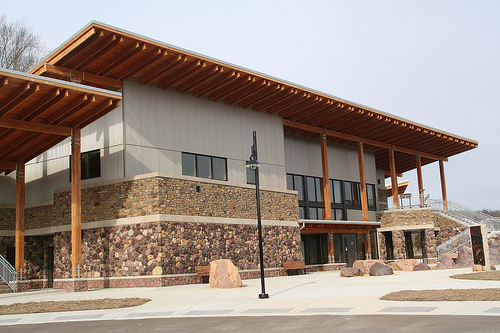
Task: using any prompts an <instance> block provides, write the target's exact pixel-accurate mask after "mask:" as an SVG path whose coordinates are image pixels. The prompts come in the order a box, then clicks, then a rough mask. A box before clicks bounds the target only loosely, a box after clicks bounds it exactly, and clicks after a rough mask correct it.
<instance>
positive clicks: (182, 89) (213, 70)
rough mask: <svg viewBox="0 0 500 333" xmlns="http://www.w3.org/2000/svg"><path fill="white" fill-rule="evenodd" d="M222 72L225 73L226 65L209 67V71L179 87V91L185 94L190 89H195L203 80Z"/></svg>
mask: <svg viewBox="0 0 500 333" xmlns="http://www.w3.org/2000/svg"><path fill="white" fill-rule="evenodd" d="M221 73H224V67H222V66H212V67H210V68H209V69H208V71H207V72H206V73H205V74H204V75H202V76H200V78H199V79H197V80H195V81H193V82H191V83H187V84H186V85H184V86H182V87H181V86H179V87H177V92H178V93H181V94H184V93H185V92H187V91H189V90H190V89H194V88H195V87H196V86H197V85H199V84H202V83H203V82H205V81H208V80H210V79H211V78H213V77H214V76H216V75H217V74H221Z"/></svg>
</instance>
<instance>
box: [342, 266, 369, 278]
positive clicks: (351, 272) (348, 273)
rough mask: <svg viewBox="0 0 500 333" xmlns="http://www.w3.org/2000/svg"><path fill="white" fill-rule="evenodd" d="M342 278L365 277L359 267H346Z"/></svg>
mask: <svg viewBox="0 0 500 333" xmlns="http://www.w3.org/2000/svg"><path fill="white" fill-rule="evenodd" d="M340 276H342V277H353V276H364V274H363V271H362V270H361V269H359V268H358V267H346V268H344V269H342V270H341V271H340Z"/></svg>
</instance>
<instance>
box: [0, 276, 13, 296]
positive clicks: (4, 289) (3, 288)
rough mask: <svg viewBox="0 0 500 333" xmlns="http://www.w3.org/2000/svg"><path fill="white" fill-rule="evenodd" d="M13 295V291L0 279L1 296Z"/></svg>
mask: <svg viewBox="0 0 500 333" xmlns="http://www.w3.org/2000/svg"><path fill="white" fill-rule="evenodd" d="M8 293H13V291H12V289H10V287H9V286H8V285H7V283H5V282H4V281H3V280H2V279H1V278H0V294H8Z"/></svg>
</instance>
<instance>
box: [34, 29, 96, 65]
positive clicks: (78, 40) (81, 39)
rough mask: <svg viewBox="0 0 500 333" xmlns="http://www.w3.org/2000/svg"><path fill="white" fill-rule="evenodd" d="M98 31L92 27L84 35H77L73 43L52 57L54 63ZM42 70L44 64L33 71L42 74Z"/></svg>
mask: <svg viewBox="0 0 500 333" xmlns="http://www.w3.org/2000/svg"><path fill="white" fill-rule="evenodd" d="M96 33H97V31H96V29H95V28H91V29H89V30H87V31H85V32H84V33H83V34H82V35H80V36H79V37H76V39H75V40H74V41H73V42H72V43H71V44H69V45H68V46H67V47H65V48H64V49H62V50H61V51H60V52H59V53H58V54H57V56H55V57H54V58H52V59H51V62H52V63H53V64H55V63H57V62H58V61H59V60H61V59H62V58H64V57H65V56H67V55H68V54H69V53H71V52H72V51H73V50H75V49H76V48H78V47H79V46H81V45H82V44H83V43H84V42H86V41H88V40H89V39H91V38H95V36H96ZM42 72H43V66H42V67H39V68H38V69H37V70H36V71H34V72H33V74H36V75H41V73H42Z"/></svg>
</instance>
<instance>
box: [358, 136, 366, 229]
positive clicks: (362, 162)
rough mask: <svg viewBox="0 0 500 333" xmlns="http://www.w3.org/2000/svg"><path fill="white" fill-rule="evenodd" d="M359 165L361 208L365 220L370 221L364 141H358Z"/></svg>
mask: <svg viewBox="0 0 500 333" xmlns="http://www.w3.org/2000/svg"><path fill="white" fill-rule="evenodd" d="M358 166H359V182H360V187H361V210H362V212H363V221H369V219H368V195H367V193H366V176H365V154H364V150H363V142H358Z"/></svg>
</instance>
